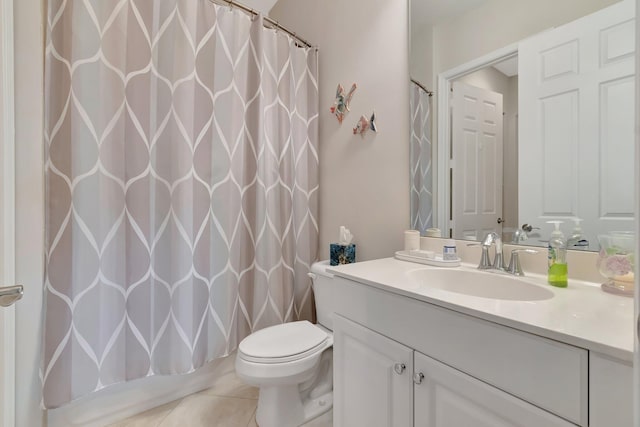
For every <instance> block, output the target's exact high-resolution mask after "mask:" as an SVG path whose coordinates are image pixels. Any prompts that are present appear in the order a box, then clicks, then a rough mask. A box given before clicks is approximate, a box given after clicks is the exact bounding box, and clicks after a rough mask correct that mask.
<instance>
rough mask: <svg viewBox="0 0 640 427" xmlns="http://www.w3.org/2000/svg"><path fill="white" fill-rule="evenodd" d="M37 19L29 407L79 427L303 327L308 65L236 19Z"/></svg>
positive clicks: (229, 11) (211, 10)
mask: <svg viewBox="0 0 640 427" xmlns="http://www.w3.org/2000/svg"><path fill="white" fill-rule="evenodd" d="M47 7H48V11H47V14H46V15H47V22H46V52H45V92H44V93H45V95H44V96H45V98H44V99H45V110H44V111H45V113H44V114H45V130H44V134H45V180H46V184H45V199H46V203H45V219H46V226H45V243H46V254H45V268H46V274H45V293H44V306H45V315H44V338H43V344H42V370H41V379H42V387H43V405H44V407H45V408H47V409H49V410H50V411H49V418H50V419H49V422H50V425H73V423H76V424H77V425H80V424H82V423H87V424H89V423H90V422H92V420H91V419H82V420H80V419H79V418H78V419H76V420H72V419H71V418H72V417H73V416H74V415H73V413H76V414H80V412H82V411H81V409H80V408H81V407H85V408H86V407H91V405H92V402H93V401H97V400H96V399H102V400H101V403H100V404H94V408H93V409H92V410H93V413H94V415H95V416H96V417H100V416H103V415H101V412H102V413H105V412H106V413H108V412H109V411H115V410H116V408H117V409H118V410H123V408H124V410H125V411H128V412H129V413H133V412H135V411H140V410H144V409H147V408H148V407H150V406H154V405H157V404H160V403H164V402H166V401H169V400H172V399H175V398H176V397H178V396H179V395H180V394H182V395H184V394H188V393H190V392H194V391H197V390H198V389H201V388H204V387H206V386H207V382H208V381H210V380H211V374H212V369H211V365H212V363H214V361H215V360H216V359H219V358H221V357H224V356H227V355H229V354H230V353H232V352H233V351H234V350H235V349H236V347H237V345H238V344H239V342H240V341H241V340H242V338H244V337H245V336H247V335H248V334H250V333H251V332H253V331H255V330H258V329H262V328H264V327H267V326H271V325H274V324H279V323H283V322H289V321H294V320H302V319H309V320H312V319H313V316H314V313H313V311H314V309H313V298H312V292H311V286H310V285H311V283H310V279H309V278H308V276H307V272H308V271H309V267H310V265H311V263H313V262H314V261H315V260H316V251H317V247H318V222H317V210H318V178H319V177H318V85H317V82H318V56H317V49H315V48H313V47H310V46H308V45H306V44H305V43H304V42H303V41H301V40H299V39H297V38H294V37H293V36H291V35H290V34H287V32H286V31H285V30H283V29H278V28H274V26H273V24H272V23H271V22H270V21H269V20H268V19H267V18H264V17H263V16H261V15H259V14H255V13H252V12H251V11H247V10H243V9H242V8H241V7H239V6H237V5H235V4H232V3H229V4H217V3H214V2H212V1H210V0H163V1H153V2H150V1H136V0H114V1H92V0H85V1H80V0H75V1H74V0H65V1H49V2H48V6H47ZM103 389H104V390H103ZM83 405H84V406H83ZM118 405H120V406H118ZM56 408H57V409H56ZM68 408H75V409H74V410H73V411H69V410H68ZM74 411H75V412H74ZM85 413H86V411H85ZM70 414H71V415H70ZM78 417H80V415H78Z"/></svg>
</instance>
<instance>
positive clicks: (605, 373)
mask: <svg viewBox="0 0 640 427" xmlns="http://www.w3.org/2000/svg"><path fill="white" fill-rule="evenodd" d="M632 425H633V365H632V364H631V363H625V362H623V361H621V360H614V359H611V358H609V357H607V356H601V355H599V354H597V353H594V352H590V353H589V426H590V427H610V426H616V427H631V426H632Z"/></svg>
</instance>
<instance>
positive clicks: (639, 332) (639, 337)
mask: <svg viewBox="0 0 640 427" xmlns="http://www.w3.org/2000/svg"><path fill="white" fill-rule="evenodd" d="M639 14H640V0H636V153H635V157H636V168H635V185H636V187H635V193H636V194H635V197H636V200H635V202H636V203H635V206H636V211H635V231H636V254H640V238H638V236H640V116H639V114H640V54H638V46H640V43H639V42H638V41H639V40H640V20H639V19H637V17H638V15H639ZM639 270H640V268H638V263H637V262H636V271H635V273H636V274H635V279H636V280H635V289H636V292H635V317H634V318H635V319H636V325H635V328H633V329H634V330H635V332H636V336H635V339H634V342H635V345H634V349H635V354H634V363H633V365H634V368H633V370H634V375H633V377H634V378H633V379H634V381H633V415H634V417H633V420H634V422H633V425H634V426H636V427H639V426H640V274H639V273H640V271H639Z"/></svg>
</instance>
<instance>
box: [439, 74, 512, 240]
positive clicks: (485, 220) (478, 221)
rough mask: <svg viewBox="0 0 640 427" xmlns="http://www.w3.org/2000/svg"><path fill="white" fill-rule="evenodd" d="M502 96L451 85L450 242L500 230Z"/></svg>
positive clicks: (461, 84)
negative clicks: (451, 210) (451, 216)
mask: <svg viewBox="0 0 640 427" xmlns="http://www.w3.org/2000/svg"><path fill="white" fill-rule="evenodd" d="M502 122H503V118H502V94H499V93H496V92H491V91H489V90H486V89H481V88H478V87H475V86H470V85H467V84H465V83H462V82H454V83H453V112H452V119H451V123H452V147H453V148H452V155H453V159H452V165H453V166H452V186H453V193H452V196H451V197H452V204H453V205H452V208H453V224H452V225H453V226H452V228H453V237H454V238H459V239H467V240H480V239H481V238H482V237H483V236H484V235H485V234H486V233H488V232H490V231H496V232H499V233H500V232H501V231H502V225H501V224H499V223H498V218H501V217H502V178H503V177H502V172H503V163H502V146H503V126H502Z"/></svg>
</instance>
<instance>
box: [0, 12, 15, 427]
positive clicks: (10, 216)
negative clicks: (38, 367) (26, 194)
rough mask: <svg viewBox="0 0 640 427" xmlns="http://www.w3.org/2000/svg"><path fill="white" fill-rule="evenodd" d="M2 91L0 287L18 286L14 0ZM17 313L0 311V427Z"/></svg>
mask: <svg viewBox="0 0 640 427" xmlns="http://www.w3.org/2000/svg"><path fill="white" fill-rule="evenodd" d="M0 31H1V32H2V33H1V36H0V38H1V40H2V46H0V55H1V56H0V84H1V85H2V87H1V89H0V94H1V100H0V102H2V109H1V111H2V118H1V119H0V120H1V121H0V123H2V126H1V130H2V134H1V135H0V161H1V162H2V165H1V166H0V167H1V169H0V173H1V174H2V181H1V182H2V189H1V191H0V195H1V197H2V200H0V209H2V212H0V218H2V223H0V228H1V229H2V230H1V231H2V232H1V233H0V236H2V242H0V244H2V252H0V256H2V259H0V263H1V265H2V267H3V268H2V270H0V271H2V273H3V274H2V276H1V277H0V286H13V285H15V265H16V263H15V120H14V44H13V43H14V40H13V0H0ZM15 319H16V312H15V305H13V306H10V307H6V308H1V310H0V327H1V330H0V372H2V374H0V427H13V426H15V406H16V403H15V394H16V391H15V390H16V388H15V384H16V377H15V372H16V369H15V367H16V360H15V356H16V351H15V349H16V347H15V345H16V320H15Z"/></svg>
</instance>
